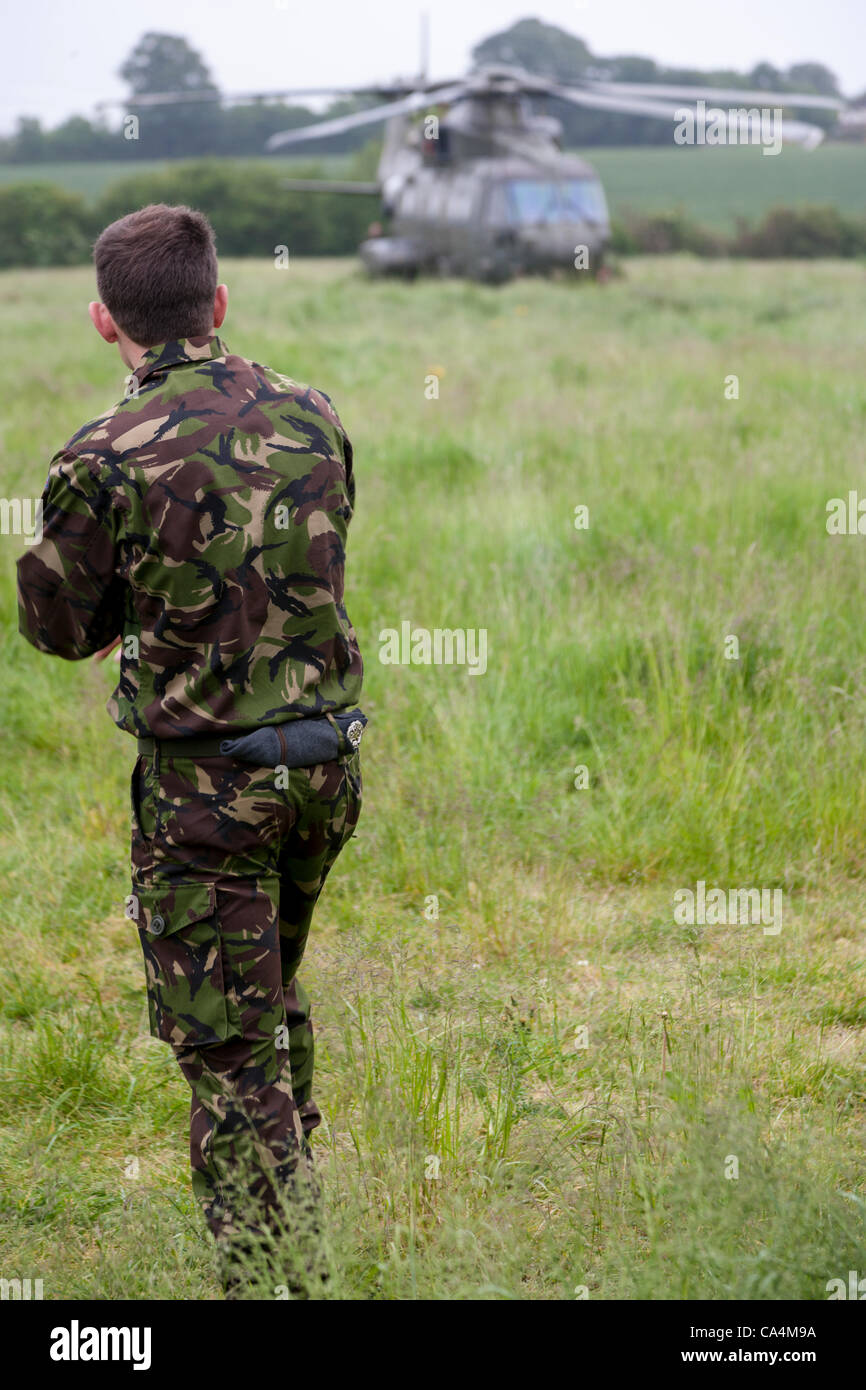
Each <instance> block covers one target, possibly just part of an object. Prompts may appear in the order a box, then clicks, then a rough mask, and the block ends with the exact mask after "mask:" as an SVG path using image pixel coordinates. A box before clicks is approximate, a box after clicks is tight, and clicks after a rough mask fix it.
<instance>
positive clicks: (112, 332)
mask: <svg viewBox="0 0 866 1390" xmlns="http://www.w3.org/2000/svg"><path fill="white" fill-rule="evenodd" d="M87 311H88V313H89V314H90V322H91V323H92V324H93V327H94V328H95V329H96V331H97V333H98V334H99V336H100V338H104V339H105V341H106V342H107V343H116V342H117V325H116V323H115V322H114V319H113V318H112V317H111V315H110V313H109V312H108V310H107V309H106V307H105V305H104V304H100V303H99V301H98V300H97V299H94V300H93V301H92V302H91V303H90V304H88V306H87Z"/></svg>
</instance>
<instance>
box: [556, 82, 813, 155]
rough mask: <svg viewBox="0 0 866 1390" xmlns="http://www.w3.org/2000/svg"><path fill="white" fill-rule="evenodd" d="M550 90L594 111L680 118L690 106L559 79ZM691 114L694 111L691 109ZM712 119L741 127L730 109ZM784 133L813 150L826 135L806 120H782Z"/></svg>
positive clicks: (790, 141)
mask: <svg viewBox="0 0 866 1390" xmlns="http://www.w3.org/2000/svg"><path fill="white" fill-rule="evenodd" d="M548 90H549V95H550V96H556V97H561V98H562V99H563V101H569V102H571V103H572V105H574V106H584V107H587V108H588V109H590V110H592V111H617V112H622V113H623V114H624V115H627V116H647V117H649V118H650V119H652V120H659V121H672V122H673V121H676V122H680V121H682V119H683V116H684V115H685V114H686V113H688V112H689V109H690V108H689V107H688V106H677V105H674V104H673V103H666V102H665V103H663V102H655V101H646V100H645V99H643V98H641V97H616V96H608V95H606V94H605V93H604V92H590V91H585V90H584V89H583V88H577V87H560V86H559V85H558V84H556V83H551V84H550V87H549V89H548ZM691 114H692V115H694V114H695V113H694V112H693V111H692V112H691ZM713 121H714V123H715V122H716V121H718V122H720V123H721V125H722V126H723V127H724V129H725V131H726V132H727V131H728V130H733V131H734V132H739V131H740V130H741V123H740V121H739V119H738V118H736V117H735V116H730V118H729V113H728V112H726V111H724V110H722V109H718V110H715V109H714V111H713ZM781 136H782V142H783V144H784V143H788V144H791V145H803V146H804V147H805V148H806V149H807V150H812V149H815V147H816V146H817V145H820V143H821V141H822V140H823V139H824V131H823V130H822V129H821V127H820V126H817V125H808V124H807V123H806V122H805V121H782V122H781Z"/></svg>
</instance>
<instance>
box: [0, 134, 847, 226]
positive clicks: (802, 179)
mask: <svg viewBox="0 0 866 1390" xmlns="http://www.w3.org/2000/svg"><path fill="white" fill-rule="evenodd" d="M584 153H585V154H586V157H587V158H588V159H589V160H590V162H591V163H592V164H593V165H594V166H595V168H596V169H597V170H598V173H599V175H600V176H601V179H602V182H603V183H604V186H605V189H606V191H607V196H608V201H609V203H610V207H611V210H612V212H613V213H614V214H615V215H617V216H622V215H624V214H626V213H629V212H638V213H642V212H664V211H668V210H670V209H672V208H677V207H681V208H683V209H684V210H685V211H686V212H688V213H689V214H691V216H692V217H693V218H694V219H695V221H697V222H699V223H701V224H702V225H705V226H707V227H712V228H716V229H718V230H720V231H730V230H732V229H733V227H734V225H735V222H736V219H737V218H738V217H744V218H747V219H748V220H751V221H758V220H759V219H760V217H761V216H762V214H763V213H764V212H766V211H767V210H768V209H769V208H772V207H801V206H805V205H809V204H830V205H832V206H834V207H838V208H839V209H840V210H841V211H843V212H847V213H853V214H857V215H861V214H863V213H864V212H866V192H864V190H866V145H842V144H835V145H834V144H826V145H823V146H821V147H820V148H819V149H817V150H813V151H811V152H810V153H807V152H804V151H803V150H800V149H796V148H793V147H788V148H786V149H783V150H782V151H781V152H780V153H779V154H778V155H775V156H766V155H764V154H762V152H761V150H760V149H759V148H758V147H757V146H755V147H735V148H730V149H728V148H718V149H708V148H697V147H688V146H682V147H671V148H648V149H590V150H587V151H585V152H584ZM314 157H315V158H316V160H317V162H318V160H319V159H320V158H321V157H319V156H314ZM309 160H310V156H307V157H306V159H304V160H296V159H277V160H268V161H267V165H268V167H272V166H273V165H274V164H276V165H277V167H280V168H284V169H285V170H286V172H287V173H290V172H292V171H293V170H295V169H297V168H298V166H299V164H309ZM241 162H244V163H247V164H249V166H250V176H251V177H254V175H255V168H256V165H257V163H258V161H256V160H246V161H241ZM321 162H322V164H323V165H324V166H325V167H326V169H327V175H328V177H330V178H343V177H349V176H350V171H349V166H350V164H351V157H350V156H325V157H324V158H322V159H321ZM162 167H165V165H164V162H162V161H159V160H135V161H131V160H116V161H113V162H112V161H108V162H94V163H90V164H76V163H68V164H29V165H16V164H3V165H0V187H2V186H3V185H4V184H9V183H18V182H20V181H22V180H26V179H39V180H47V181H48V182H49V183H56V184H59V185H60V186H61V187H63V188H66V189H69V190H71V191H73V192H76V193H82V194H83V195H84V196H85V197H86V198H88V199H90V200H92V199H95V198H96V197H98V196H99V194H100V193H102V192H103V190H104V189H105V188H107V187H108V186H109V185H110V184H112V183H114V182H116V181H118V180H119V179H122V178H125V177H127V176H128V174H129V173H130V172H131V171H134V170H136V169H140V170H141V171H142V173H144V172H148V171H153V170H156V169H159V168H162Z"/></svg>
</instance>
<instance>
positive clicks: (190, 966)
mask: <svg viewBox="0 0 866 1390" xmlns="http://www.w3.org/2000/svg"><path fill="white" fill-rule="evenodd" d="M134 896H135V897H136V898H137V900H138V931H139V936H140V938H141V945H142V950H143V951H144V963H145V971H146V974H147V999H148V1008H149V1013H150V1031H151V1033H152V1034H153V1036H154V1037H157V1038H162V1040H163V1041H164V1042H168V1043H171V1044H172V1045H173V1046H175V1047H188V1046H196V1047H200V1046H203V1045H206V1044H208V1043H215V1042H224V1041H225V1040H226V1038H227V1036H228V1018H227V1008H226V987H225V974H224V967H223V950H222V938H221V933H220V924H219V918H218V913H217V905H216V889H215V886H214V884H213V883H176V884H164V883H163V884H158V885H153V886H150V887H147V888H142V887H137V888H135V889H134Z"/></svg>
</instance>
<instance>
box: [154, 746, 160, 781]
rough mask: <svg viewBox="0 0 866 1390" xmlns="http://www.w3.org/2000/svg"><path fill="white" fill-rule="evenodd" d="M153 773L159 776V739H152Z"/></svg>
mask: <svg viewBox="0 0 866 1390" xmlns="http://www.w3.org/2000/svg"><path fill="white" fill-rule="evenodd" d="M153 775H154V777H158V776H159V739H158V738H155V739H154V740H153Z"/></svg>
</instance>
